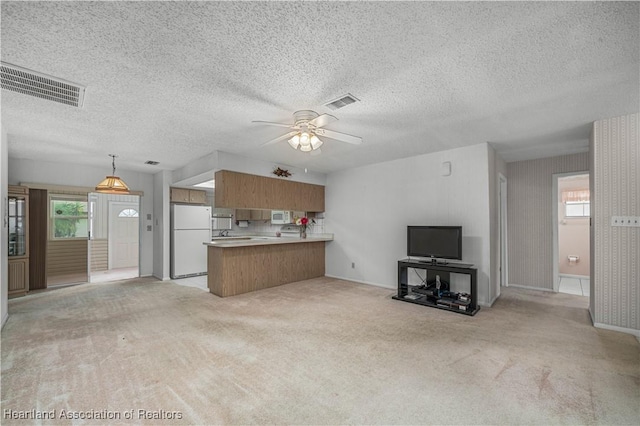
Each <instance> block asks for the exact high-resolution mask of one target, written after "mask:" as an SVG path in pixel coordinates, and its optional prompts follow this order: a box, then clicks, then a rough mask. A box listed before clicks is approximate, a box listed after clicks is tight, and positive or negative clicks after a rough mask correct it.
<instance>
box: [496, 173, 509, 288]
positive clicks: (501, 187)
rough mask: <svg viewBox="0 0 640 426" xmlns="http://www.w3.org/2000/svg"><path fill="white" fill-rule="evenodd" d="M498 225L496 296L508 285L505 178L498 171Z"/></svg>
mask: <svg viewBox="0 0 640 426" xmlns="http://www.w3.org/2000/svg"><path fill="white" fill-rule="evenodd" d="M498 203H499V204H498V205H499V208H498V226H499V230H498V232H499V233H500V239H499V242H498V244H500V257H499V262H500V284H499V285H498V289H497V293H496V297H497V296H500V287H509V251H508V241H509V240H508V239H507V178H506V176H504V175H503V174H502V173H498Z"/></svg>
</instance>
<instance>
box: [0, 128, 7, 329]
mask: <svg viewBox="0 0 640 426" xmlns="http://www.w3.org/2000/svg"><path fill="white" fill-rule="evenodd" d="M8 155H9V154H8V151H7V132H6V130H5V129H4V128H2V140H1V142H0V212H2V235H1V237H0V282H1V283H2V284H1V285H0V318H2V326H3V327H4V324H5V322H6V321H7V319H8V318H9V269H8V257H7V256H8V253H7V247H8V246H9V228H8V226H7V221H8V219H7V213H8V208H9V206H8V205H7V203H8V200H7V185H8V181H9V177H8Z"/></svg>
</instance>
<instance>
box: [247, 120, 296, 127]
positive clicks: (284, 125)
mask: <svg viewBox="0 0 640 426" xmlns="http://www.w3.org/2000/svg"><path fill="white" fill-rule="evenodd" d="M252 123H258V124H268V125H269V126H280V127H291V128H293V126H292V125H291V124H287V123H274V122H273V121H259V120H254V121H252Z"/></svg>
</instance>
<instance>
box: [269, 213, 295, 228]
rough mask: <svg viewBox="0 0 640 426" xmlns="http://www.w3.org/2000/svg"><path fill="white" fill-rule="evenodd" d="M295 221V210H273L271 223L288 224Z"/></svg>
mask: <svg viewBox="0 0 640 426" xmlns="http://www.w3.org/2000/svg"><path fill="white" fill-rule="evenodd" d="M292 221H293V212H290V211H287V210H271V223H272V224H273V225H286V224H287V223H291V222H292Z"/></svg>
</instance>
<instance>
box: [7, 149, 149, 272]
mask: <svg viewBox="0 0 640 426" xmlns="http://www.w3.org/2000/svg"><path fill="white" fill-rule="evenodd" d="M8 168H9V183H10V184H11V185H19V184H20V183H42V184H48V185H65V186H82V187H90V188H91V187H95V186H96V185H97V184H98V182H100V181H101V180H102V179H104V177H105V176H106V174H107V173H108V172H110V169H107V168H105V169H102V168H96V167H91V166H82V165H77V164H73V163H54V162H48V161H34V160H24V159H16V158H11V159H10V160H9V164H8ZM118 175H119V176H120V177H121V178H122V179H123V180H124V181H125V182H126V183H127V185H129V188H130V189H131V190H133V191H142V192H144V196H142V197H140V206H141V212H140V214H141V217H143V218H145V217H146V215H147V213H153V192H154V191H153V175H150V174H146V173H139V172H132V171H127V170H122V169H118ZM144 224H145V221H141V226H144ZM140 246H141V250H140V274H141V275H151V274H152V273H153V233H152V232H151V231H147V230H146V227H145V230H144V231H143V232H142V234H141V238H140Z"/></svg>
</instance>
